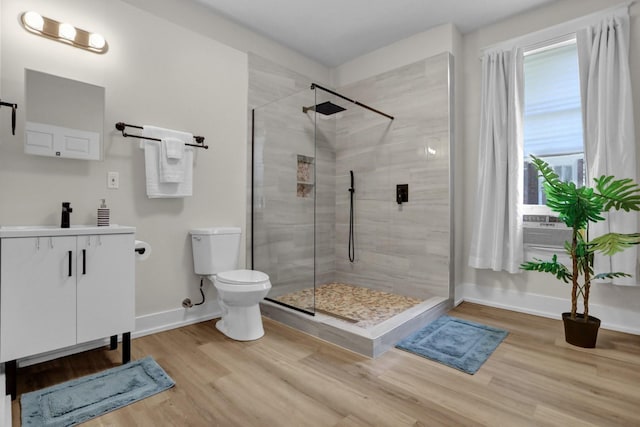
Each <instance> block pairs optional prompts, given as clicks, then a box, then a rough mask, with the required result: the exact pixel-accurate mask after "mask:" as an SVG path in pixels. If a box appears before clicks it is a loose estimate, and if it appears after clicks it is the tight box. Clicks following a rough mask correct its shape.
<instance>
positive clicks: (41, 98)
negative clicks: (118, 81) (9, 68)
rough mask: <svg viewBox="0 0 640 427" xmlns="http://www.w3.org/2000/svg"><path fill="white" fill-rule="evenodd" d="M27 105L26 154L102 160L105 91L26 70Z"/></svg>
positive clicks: (82, 83)
mask: <svg viewBox="0 0 640 427" xmlns="http://www.w3.org/2000/svg"><path fill="white" fill-rule="evenodd" d="M25 104H26V106H25V109H26V123H25V140H24V150H25V153H27V154H35V155H39V156H52V157H60V158H71V159H85V160H100V159H101V158H102V140H103V134H104V106H105V90H104V88H103V87H101V86H96V85H92V84H88V83H84V82H79V81H77V80H72V79H68V78H64V77H60V76H54V75H52V74H47V73H43V72H40V71H35V70H29V69H25Z"/></svg>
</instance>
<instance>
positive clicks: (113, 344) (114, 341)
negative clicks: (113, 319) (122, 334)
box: [109, 335, 118, 350]
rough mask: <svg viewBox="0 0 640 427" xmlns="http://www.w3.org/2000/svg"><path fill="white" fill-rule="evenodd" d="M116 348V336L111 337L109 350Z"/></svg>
mask: <svg viewBox="0 0 640 427" xmlns="http://www.w3.org/2000/svg"><path fill="white" fill-rule="evenodd" d="M117 348H118V336H117V335H111V345H110V346H109V349H110V350H115V349H117Z"/></svg>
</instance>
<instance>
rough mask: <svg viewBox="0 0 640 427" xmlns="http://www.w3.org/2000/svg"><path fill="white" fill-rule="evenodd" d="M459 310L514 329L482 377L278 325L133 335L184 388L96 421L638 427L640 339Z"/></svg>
mask: <svg viewBox="0 0 640 427" xmlns="http://www.w3.org/2000/svg"><path fill="white" fill-rule="evenodd" d="M450 314H451V315H453V316H457V317H460V318H463V319H468V320H473V321H478V322H482V323H485V324H487V325H491V326H497V327H501V328H505V329H507V330H509V331H510V334H509V336H508V337H507V338H506V339H505V341H504V342H503V343H502V344H501V345H500V346H499V347H498V348H497V350H496V351H495V353H494V354H493V355H492V356H491V357H490V358H489V360H488V361H487V362H486V363H485V364H484V365H483V366H482V367H481V368H480V370H479V371H478V373H476V374H475V375H468V374H465V373H462V372H459V371H457V370H455V369H452V368H449V367H447V366H444V365H441V364H439V363H436V362H432V361H430V360H427V359H423V358H421V357H418V356H415V355H413V354H410V353H406V352H404V351H400V350H397V349H392V350H390V351H388V352H387V353H385V354H384V355H382V356H380V357H378V358H377V359H368V358H366V357H364V356H360V355H358V354H355V353H352V352H350V351H347V350H343V349H341V348H340V347H336V346H334V345H332V344H329V343H326V342H324V341H320V340H318V339H316V338H313V337H310V336H308V335H305V334H303V333H301V332H298V331H296V330H294V329H291V328H288V327H286V326H283V325H281V324H279V323H277V322H274V321H271V320H269V319H264V323H265V330H266V335H265V337H263V338H262V339H260V340H257V341H254V342H236V341H232V340H230V339H228V338H226V337H224V336H223V335H221V334H220V333H219V332H218V331H217V330H216V329H215V328H214V326H213V321H211V322H204V323H200V324H196V325H192V326H188V327H184V328H180V329H174V330H172V331H167V332H163V333H159V334H155V335H150V336H147V337H143V338H139V339H135V340H133V341H132V358H133V359H138V358H142V357H144V356H146V355H152V356H153V357H154V358H155V359H156V361H157V362H158V363H159V364H160V365H161V366H162V367H163V368H164V369H165V371H166V372H167V373H168V374H169V375H170V376H171V377H172V378H173V379H174V380H175V381H176V386H175V387H174V388H172V389H171V390H169V391H166V392H163V393H160V394H158V395H156V396H153V397H151V398H148V399H146V400H143V401H141V402H138V403H135V404H133V405H129V406H127V407H126V408H123V409H120V410H117V411H115V412H112V413H109V414H106V415H104V416H102V417H100V418H97V419H95V420H92V421H90V422H88V423H87V424H86V425H87V426H103V425H104V426H107V425H108V426H296V427H297V426H458V425H464V426H467V425H488V426H499V425H500V426H528V425H535V426H572V425H580V426H618V425H620V426H638V425H640V336H636V335H629V334H623V333H618V332H612V331H607V330H601V331H600V336H599V337H598V348H596V349H591V350H587V349H581V348H577V347H573V346H571V345H569V344H566V343H565V342H564V338H563V331H562V324H561V322H560V321H559V320H552V319H546V318H540V317H535V316H530V315H526V314H520V313H515V312H511V311H506V310H499V309H496V308H490V307H485V306H480V305H475V304H469V303H464V304H462V305H460V306H459V307H458V308H456V309H454V310H452V311H451V312H450ZM119 361H120V354H119V352H118V351H107V350H95V351H90V352H86V353H82V354H79V355H74V356H69V357H65V358H61V359H58V360H54V361H51V362H46V363H42V364H39V365H34V366H30V367H26V368H23V369H20V370H19V372H18V393H23V392H27V391H32V390H35V389H38V388H41V387H46V386H50V385H53V384H57V383H59V382H62V381H66V380H70V379H73V378H76V377H79V376H82V375H87V374H90V373H94V372H98V371H100V370H103V369H106V368H109V367H112V366H116V365H118V364H119ZM18 401H19V398H18V400H16V401H15V402H14V403H13V407H12V411H13V425H14V426H19V425H20V421H19V420H20V405H19V403H18Z"/></svg>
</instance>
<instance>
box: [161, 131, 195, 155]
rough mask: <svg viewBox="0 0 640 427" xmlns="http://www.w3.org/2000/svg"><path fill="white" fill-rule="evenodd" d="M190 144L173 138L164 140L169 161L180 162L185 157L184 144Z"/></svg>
mask: <svg viewBox="0 0 640 427" xmlns="http://www.w3.org/2000/svg"><path fill="white" fill-rule="evenodd" d="M188 142H189V141H182V140H180V139H178V138H172V137H167V138H162V143H163V144H164V150H165V152H166V155H167V159H175V160H180V159H181V158H182V157H184V144H187V143H188Z"/></svg>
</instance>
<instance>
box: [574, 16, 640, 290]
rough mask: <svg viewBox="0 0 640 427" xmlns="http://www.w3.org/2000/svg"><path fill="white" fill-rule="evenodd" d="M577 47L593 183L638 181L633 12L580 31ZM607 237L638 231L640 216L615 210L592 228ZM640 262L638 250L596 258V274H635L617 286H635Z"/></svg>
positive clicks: (592, 234)
mask: <svg viewBox="0 0 640 427" xmlns="http://www.w3.org/2000/svg"><path fill="white" fill-rule="evenodd" d="M577 42H578V61H579V65H580V85H581V94H582V113H583V125H584V139H585V154H586V160H587V169H588V170H587V177H588V182H589V184H593V178H597V177H600V176H602V175H614V176H615V177H616V178H632V179H634V180H636V179H637V175H636V148H635V144H636V141H635V135H634V124H633V106H632V98H631V75H630V71H629V14H628V8H626V7H625V8H622V9H619V10H618V11H616V12H614V13H612V14H611V15H609V16H607V17H605V18H603V19H602V21H601V22H600V23H598V24H597V25H594V26H590V27H587V28H585V29H583V30H581V31H578V33H577ZM608 232H620V233H633V232H638V215H637V213H635V212H624V211H620V212H618V211H612V212H610V213H609V214H608V215H607V220H606V221H605V222H600V223H597V224H592V225H591V226H590V228H589V235H590V238H593V237H597V236H600V235H602V234H604V233H608ZM637 258H638V253H637V249H636V247H632V248H630V249H627V250H626V251H624V252H622V253H619V254H616V255H614V256H613V257H604V256H596V259H595V265H594V267H595V271H596V273H603V272H609V271H616V272H617V271H621V272H625V273H629V274H632V275H633V276H634V277H633V278H622V279H615V280H614V281H613V283H614V284H617V285H633V284H636V283H637V282H638V278H637V277H636V273H637V272H636V267H637Z"/></svg>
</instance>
